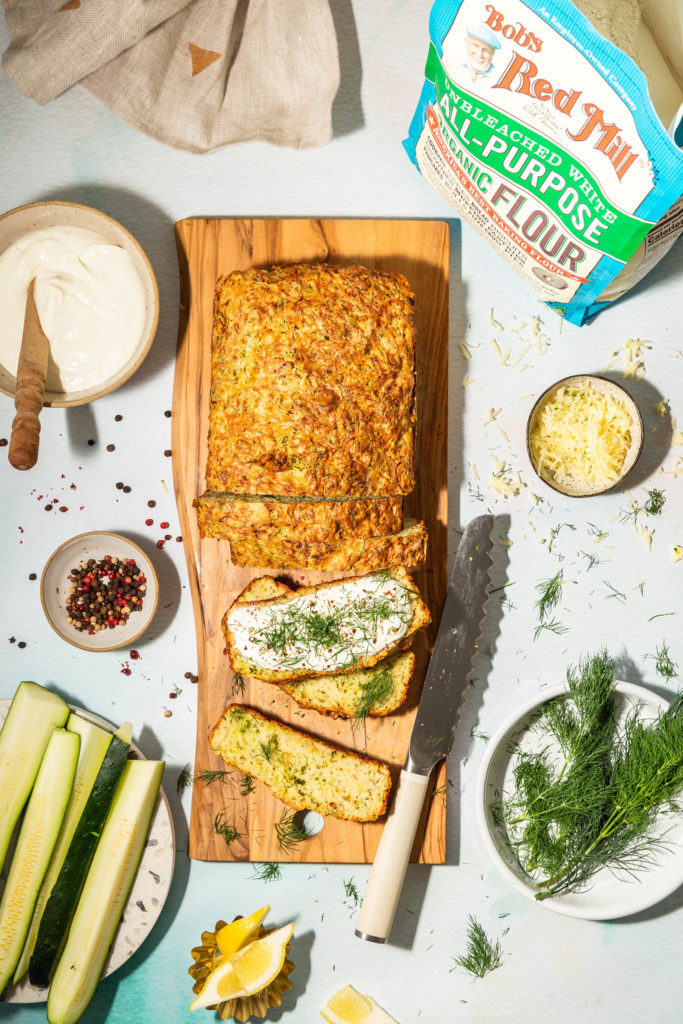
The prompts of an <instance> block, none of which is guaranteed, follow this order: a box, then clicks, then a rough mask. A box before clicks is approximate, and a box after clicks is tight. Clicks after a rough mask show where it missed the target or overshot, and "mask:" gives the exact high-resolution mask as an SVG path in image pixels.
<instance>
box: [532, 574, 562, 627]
mask: <svg viewBox="0 0 683 1024" xmlns="http://www.w3.org/2000/svg"><path fill="white" fill-rule="evenodd" d="M536 590H537V591H538V593H539V594H540V595H541V596H540V597H539V599H538V601H537V602H536V608H537V609H538V621H539V622H545V620H546V618H547V616H548V613H549V612H551V611H552V610H553V609H554V608H556V607H557V605H558V604H559V603H560V598H561V597H562V570H561V569H558V571H557V572H556V573H555V575H554V576H553V577H552V579H549V580H542V581H541V582H540V583H537V584H536Z"/></svg>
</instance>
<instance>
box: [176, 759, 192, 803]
mask: <svg viewBox="0 0 683 1024" xmlns="http://www.w3.org/2000/svg"><path fill="white" fill-rule="evenodd" d="M191 785H192V770H191V768H190V765H189V762H188V764H186V765H185V767H184V768H181V770H180V771H179V772H178V781H177V782H176V792H177V793H178V796H180V795H181V794H182V793H183V792H184V791H185V790H186V789H187V787H188V786H191Z"/></svg>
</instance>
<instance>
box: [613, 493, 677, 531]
mask: <svg viewBox="0 0 683 1024" xmlns="http://www.w3.org/2000/svg"><path fill="white" fill-rule="evenodd" d="M665 502H666V495H665V494H664V491H659V490H657V489H656V488H653V490H651V491H648V492H647V498H646V499H645V501H644V502H643V504H642V505H639V504H638V502H637V501H635V500H634V499H633V498H632V499H631V504H630V506H629V508H627V509H620V512H621V515H620V516H619V522H620V523H628V522H631V521H632V522H633V523H637V522H638V516H640V515H643V514H645V515H648V516H659V515H661V513H662V509H663V508H664V504H665Z"/></svg>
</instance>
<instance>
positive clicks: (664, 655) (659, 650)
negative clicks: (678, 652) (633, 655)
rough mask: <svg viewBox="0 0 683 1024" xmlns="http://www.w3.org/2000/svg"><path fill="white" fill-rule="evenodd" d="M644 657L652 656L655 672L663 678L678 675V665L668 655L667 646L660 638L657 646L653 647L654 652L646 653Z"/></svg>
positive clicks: (671, 677) (672, 677)
mask: <svg viewBox="0 0 683 1024" xmlns="http://www.w3.org/2000/svg"><path fill="white" fill-rule="evenodd" d="M645 657H646V658H652V659H653V661H654V662H655V672H656V673H657V675H660V676H662V678H663V679H674V678H675V677H676V676H677V675H678V665H677V664H676V662H675V661H672V659H671V656H670V655H669V648H668V647H667V645H666V643H665V642H664V641H663V640H662V642H661V644H660V645H659V647H656V648H655V653H654V654H646V655H645Z"/></svg>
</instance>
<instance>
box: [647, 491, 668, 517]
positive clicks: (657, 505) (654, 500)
mask: <svg viewBox="0 0 683 1024" xmlns="http://www.w3.org/2000/svg"><path fill="white" fill-rule="evenodd" d="M665 501H666V495H665V494H664V491H658V490H657V489H656V488H655V489H654V490H652V491H648V492H647V501H646V502H645V504H644V505H643V508H644V509H645V511H646V512H647V514H648V515H649V516H658V515H660V514H661V511H662V509H663V508H664V503H665Z"/></svg>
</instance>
